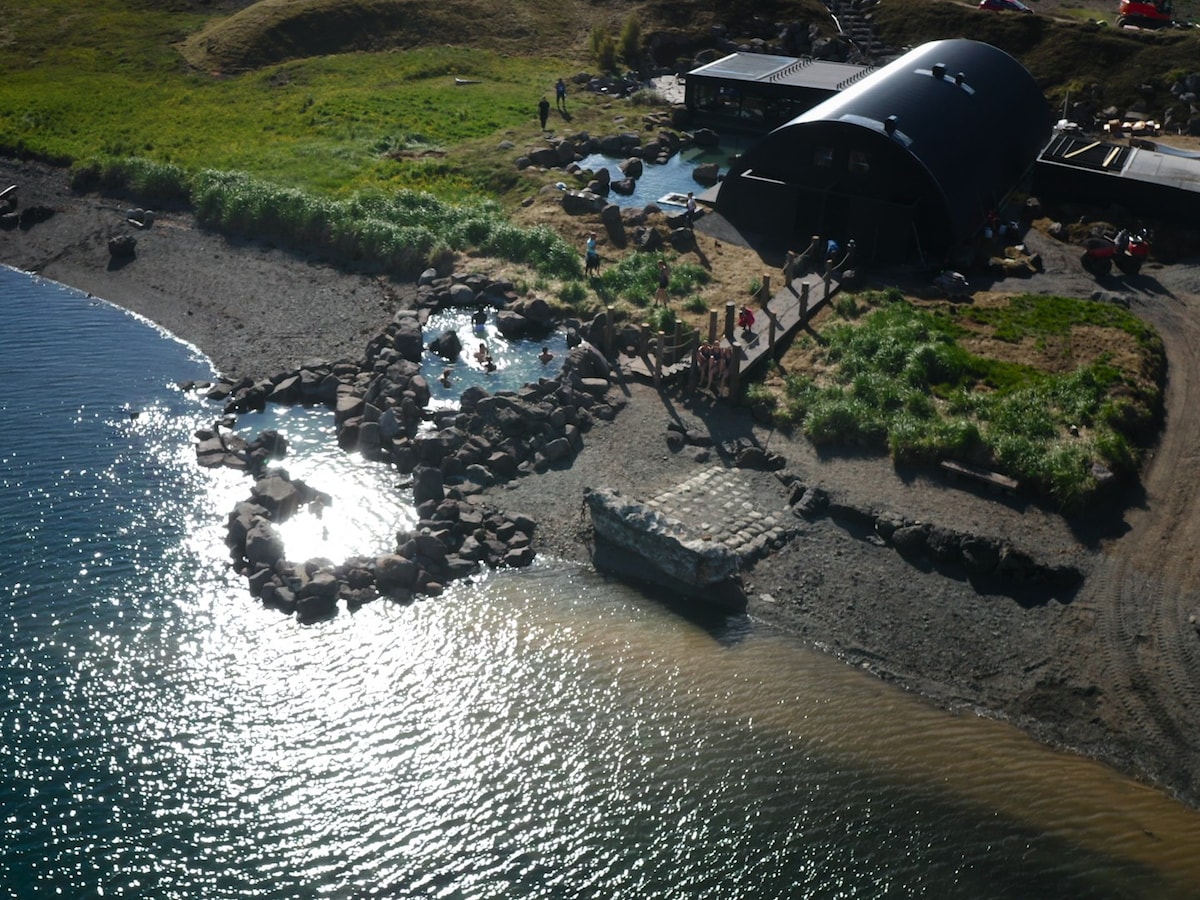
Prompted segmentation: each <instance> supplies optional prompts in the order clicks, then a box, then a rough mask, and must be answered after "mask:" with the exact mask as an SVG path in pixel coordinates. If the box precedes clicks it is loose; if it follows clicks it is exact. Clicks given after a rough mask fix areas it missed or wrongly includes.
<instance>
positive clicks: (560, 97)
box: [554, 78, 567, 112]
mask: <svg viewBox="0 0 1200 900" xmlns="http://www.w3.org/2000/svg"><path fill="white" fill-rule="evenodd" d="M554 108H555V109H557V110H558V111H559V112H566V111H567V83H566V82H565V81H563V80H562V79H561V78H560V79H558V81H556V82H554Z"/></svg>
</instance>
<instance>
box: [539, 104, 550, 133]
mask: <svg viewBox="0 0 1200 900" xmlns="http://www.w3.org/2000/svg"><path fill="white" fill-rule="evenodd" d="M549 118H550V101H549V100H547V99H546V97H545V95H543V96H542V99H541V100H539V101H538V119H539V120H540V121H541V123H542V131H545V130H546V120H547V119H549Z"/></svg>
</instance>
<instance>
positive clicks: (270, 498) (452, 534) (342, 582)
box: [225, 469, 535, 622]
mask: <svg viewBox="0 0 1200 900" xmlns="http://www.w3.org/2000/svg"><path fill="white" fill-rule="evenodd" d="M427 471H428V472H429V473H431V474H432V476H433V477H432V478H430V477H424V476H423V477H421V478H419V479H414V483H417V482H419V483H420V484H421V485H422V491H421V492H420V493H418V494H417V496H418V497H423V499H421V500H420V502H418V503H417V514H418V516H419V519H418V521H417V525H416V527H415V528H414V529H413V530H412V531H409V532H404V533H401V534H399V535H397V538H396V547H395V550H394V551H393V552H390V553H385V554H382V555H380V556H378V557H375V558H371V559H367V558H357V557H356V558H352V559H349V560H346V561H345V562H343V563H341V564H335V563H333V562H331V561H329V560H324V559H314V560H308V561H307V562H304V563H296V562H292V561H289V560H288V559H287V558H286V554H285V548H284V544H283V541H282V539H281V538H280V536H279V533H278V531H277V529H276V526H277V525H279V524H282V523H283V522H285V521H287V519H289V518H290V517H291V516H292V515H294V514H295V513H296V512H298V511H299V510H301V509H304V508H309V509H315V510H319V509H321V508H323V507H325V506H328V505H329V503H330V502H331V498H330V497H329V496H328V495H327V494H323V493H321V492H320V491H316V490H313V489H312V488H311V487H309V486H308V485H307V484H305V483H304V482H302V481H300V480H299V479H292V478H290V477H289V476H288V474H287V472H285V471H283V470H282V469H280V470H275V471H272V472H269V473H267V474H266V475H264V476H263V477H262V478H260V479H259V480H258V481H256V482H255V484H254V486H253V487H252V488H251V494H250V499H248V500H244V501H242V502H240V503H238V504H237V505H236V506H235V507H234V510H233V512H232V513H230V515H229V519H228V522H227V525H226V538H225V542H226V545H227V546H228V547H229V550H230V556H231V557H232V560H233V567H234V569H235V570H236V571H237V572H239V573H240V574H242V575H244V576H245V577H246V580H247V584H248V585H249V588H250V593H251V594H252V595H253V596H256V597H260V598H261V599H262V601H263V603H264V604H265V605H267V606H271V607H274V608H277V609H279V610H281V611H282V612H285V613H287V614H289V615H290V614H293V613H294V614H296V616H297V617H298V618H299V619H300V620H301V621H307V622H311V621H314V620H317V619H322V618H327V617H328V616H331V615H333V614H334V613H335V612H336V610H337V607H338V602H339V601H343V602H345V603H346V605H347V606H350V607H354V606H357V605H361V604H363V603H366V602H368V601H370V600H373V599H375V598H377V597H381V596H386V597H390V598H392V599H393V600H399V601H409V600H412V599H413V597H414V596H415V595H417V594H426V595H430V596H432V595H436V594H440V593H441V592H442V590H443V588H444V587H445V585H446V584H447V583H448V582H449V581H451V580H453V579H456V578H463V577H465V576H468V575H471V574H473V573H475V572H477V571H479V569H480V567H481V566H488V567H491V568H500V567H520V566H527V565H529V564H530V563H531V562H532V561H533V549H532V536H533V532H534V527H535V526H534V523H533V521H532V520H530V519H527V518H525V517H517V518H514V519H510V518H508V517H506V516H504V515H502V514H500V513H498V512H495V511H493V510H488V509H484V508H481V507H479V506H476V505H475V504H473V503H471V502H470V501H468V500H467V499H466V498H465V497H464V496H462V495H461V494H460V493H458V492H456V491H454V490H451V491H450V492H448V493H447V492H444V491H443V485H442V482H441V475H440V473H439V472H437V470H436V469H433V470H427Z"/></svg>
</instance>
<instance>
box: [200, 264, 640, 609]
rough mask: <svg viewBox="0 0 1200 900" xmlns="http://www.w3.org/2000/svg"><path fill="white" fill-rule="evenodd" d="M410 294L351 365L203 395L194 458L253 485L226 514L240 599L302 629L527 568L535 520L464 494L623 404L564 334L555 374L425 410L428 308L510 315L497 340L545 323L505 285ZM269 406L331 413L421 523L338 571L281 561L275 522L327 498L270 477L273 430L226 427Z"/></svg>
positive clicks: (442, 286)
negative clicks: (500, 570)
mask: <svg viewBox="0 0 1200 900" xmlns="http://www.w3.org/2000/svg"><path fill="white" fill-rule="evenodd" d="M421 287H422V292H421V299H420V301H419V307H420V308H419V309H416V310H402V311H400V312H398V313H396V315H395V316H394V317H393V319H392V321H391V322H390V323H389V324H388V325H387V327H386V328H385V329H384V330H383V331H382V332H380V333H379V334H378V335H376V336H375V337H374V338H372V339H371V341H370V342H369V343H368V345H367V350H366V355H365V359H364V360H363V361H361V362H350V361H346V360H342V361H338V362H333V363H331V362H327V361H324V360H319V359H316V360H309V361H306V362H304V363H302V364H301V365H300V366H299V367H298V368H297V369H295V370H293V371H290V372H281V373H278V374H277V375H275V376H273V377H270V378H264V379H258V380H255V379H251V378H243V379H241V380H239V381H236V382H234V381H220V382H218V383H216V384H214V385H211V386H206V396H207V397H208V398H209V399H212V400H215V401H219V402H223V403H224V404H225V406H224V410H225V413H226V416H225V418H223V419H222V420H220V421H219V422H217V423H215V424H214V425H213V426H212V427H211V428H207V429H201V430H200V431H198V432H197V433H196V438H197V444H196V455H197V460H198V462H199V463H200V465H203V466H207V467H212V466H227V467H230V468H234V469H238V470H241V471H245V472H248V473H250V474H252V475H254V476H255V477H256V478H257V479H258V480H257V481H256V483H255V486H254V488H253V489H252V490H251V497H250V499H248V500H246V501H243V502H241V503H239V504H238V505H237V507H236V508H235V509H234V511H233V513H232V514H231V515H230V517H229V524H228V535H227V543H228V545H229V547H230V551H231V554H232V557H233V561H234V562H233V564H234V566H235V568H236V569H237V571H238V572H240V573H241V574H244V575H245V576H246V577H247V579H248V581H249V584H250V590H251V593H252V594H254V595H255V596H259V597H262V599H263V601H264V602H265V603H267V604H269V605H271V606H274V607H277V608H279V609H281V610H283V611H285V612H288V613H296V614H298V615H299V617H300V618H302V619H304V620H312V619H316V618H322V617H324V616H327V615H329V614H331V613H332V612H333V611H334V610H335V609H336V606H337V602H338V600H339V599H342V600H344V601H345V602H346V603H347V604H349V605H354V604H359V603H362V602H366V601H367V600H369V599H373V598H374V597H377V596H381V595H386V596H390V597H393V598H395V599H411V597H412V596H413V595H414V594H430V595H432V594H437V593H440V592H441V590H442V588H443V586H444V585H445V583H446V582H447V581H449V580H452V579H455V578H461V577H463V576H465V575H469V574H471V573H473V572H475V571H477V570H478V569H479V567H480V566H481V565H487V566H491V567H496V566H524V565H528V564H529V563H530V562H531V561H532V559H533V551H532V547H531V543H530V539H531V536H532V534H533V530H534V523H533V522H532V521H530V520H527V519H524V518H519V519H517V520H509V519H506V518H504V517H503V516H501V515H500V514H499V513H496V512H494V511H485V510H483V509H481V508H479V507H477V506H476V504H475V502H474V500H475V499H477V498H476V497H475V495H477V494H479V493H480V492H481V491H482V490H483V488H484V487H486V486H489V485H492V484H497V483H502V482H504V481H507V480H509V479H512V478H516V477H520V476H522V475H525V474H529V473H532V472H544V471H546V470H547V469H549V468H551V467H553V466H558V465H568V464H569V463H570V462H571V460H573V459H574V457H575V455H576V454H577V453H578V452H579V450H580V449H581V448H582V446H583V434H584V433H585V432H586V431H587V430H588V429H589V428H590V427H591V426H592V424H593V422H594V421H595V420H596V419H597V418H599V419H611V418H613V417H614V416H615V415H616V414H617V411H618V410H619V409H620V408H621V407H622V406H623V405H624V403H625V400H624V398H623V397H622V396H621V395H620V394H619V393H618V392H616V391H610V387H611V383H610V381H611V374H612V372H611V369H610V366H609V363H608V361H607V359H606V358H605V357H604V355H603V354H602V353H601V352H600V351H599V350H597V349H596V348H595V347H594V346H592V345H591V344H590V343H587V342H584V341H582V340H581V339H580V338H579V337H578V335H577V334H576V328H572V330H571V333H572V335H574V338H573V339H569V343H572V344H573V346H572V347H571V349H570V350H569V351H568V353H567V355H566V357H565V359H564V362H563V366H562V369H561V371H560V372H559V374H558V375H557V376H556V377H555V378H552V379H546V378H543V379H540V380H539V381H538V382H537V383H534V384H528V385H526V386H525V387H524V388H522V389H521V390H519V391H501V392H497V393H496V394H494V395H493V394H490V393H489V392H488V391H486V390H485V389H483V388H481V387H473V388H469V389H468V390H467V391H465V392H464V393H463V395H462V398H461V402H460V406H459V408H458V409H446V410H440V411H437V412H436V413H432V414H431V413H429V412H428V410H427V406H428V403H429V399H430V391H429V385H428V383H427V382H426V380H425V378H424V376H422V375H421V373H420V359H421V354H422V351H423V349H424V348H423V345H422V332H421V326H422V324H423V322H424V321H425V320H426V318H427V316H428V313H429V310H432V309H438V308H442V307H443V306H445V305H456V306H471V305H481V304H490V303H493V302H496V303H498V304H500V305H505V306H512V307H513V308H511V309H502V310H501V313H502V314H503V313H509V314H510V315H511V317H512V318H511V319H510V320H508V321H509V324H508V326H503V325H502V330H505V329H506V328H507V330H506V333H523V332H525V331H527V330H530V329H534V328H545V327H550V326H552V325H553V322H552V321H551V319H550V317H549V308H548V307H546V306H545V304H544V303H542V302H541V301H537V300H533V301H525V302H521V301H517V302H512V296H511V294H512V291H511V286H507V285H505V284H504V283H502V282H494V281H490V280H488V279H473V278H469V277H466V278H455V277H452V278H448V279H441V278H438V277H437V276H436V273H426V275H425V276H423V277H422V285H421ZM595 330H596V329H595V328H590V329H589V331H595ZM439 340H441V339H439ZM442 343H443V345H445V344H446V342H445V341H443V342H442ZM267 403H283V404H303V405H323V406H326V407H328V408H330V409H332V410H333V412H334V421H335V423H336V426H337V441H338V445H339V446H340V447H341V448H343V449H345V450H347V451H358V452H360V453H362V454H363V456H365V457H367V458H369V459H375V460H382V461H387V462H390V463H391V464H393V465H394V466H395V467H396V468H397V469H398V470H399V471H400V472H401V473H403V474H411V476H412V481H411V485H412V491H413V501H414V503H415V504H416V508H417V513H418V515H419V516H420V521H419V522H418V525H417V528H416V529H415V530H414V531H413V532H412V533H410V534H402V535H398V538H397V547H396V550H395V552H394V553H390V554H386V555H385V556H382V557H378V558H376V559H352V560H347V561H346V562H344V563H341V564H340V565H335V564H334V563H332V562H330V561H328V560H309V561H308V562H305V563H294V562H291V561H289V560H287V559H286V557H285V555H284V548H283V545H282V541H280V539H279V537H278V534H277V532H276V531H275V526H276V525H277V524H279V523H281V522H283V521H286V519H287V518H288V517H289V516H291V515H293V514H294V513H295V512H296V511H297V510H298V509H301V508H305V507H309V508H313V509H316V510H317V511H319V510H320V509H321V508H322V507H324V506H325V505H328V504H329V503H330V502H331V500H330V498H329V497H328V495H325V494H322V493H321V492H319V491H315V490H313V489H312V488H309V487H308V486H307V485H305V484H303V483H302V482H300V481H297V480H293V479H291V478H290V477H289V476H288V475H287V473H286V472H285V471H283V470H282V469H276V470H268V469H267V466H268V463H269V462H270V461H271V460H273V459H282V458H283V457H284V456H285V455H286V453H287V443H286V440H284V438H283V437H282V436H281V435H279V434H278V433H277V432H273V431H266V432H263V433H262V434H260V435H259V436H258V438H256V439H255V440H253V441H246V440H245V439H243V438H240V437H238V436H237V435H236V434H233V433H232V431H231V430H230V429H231V428H232V427H233V424H234V423H235V421H236V419H235V418H234V417H235V416H236V415H237V414H239V413H242V412H246V411H249V410H258V409H263V408H264V407H265V405H266V404H267Z"/></svg>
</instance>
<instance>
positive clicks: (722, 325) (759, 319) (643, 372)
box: [621, 271, 840, 397]
mask: <svg viewBox="0 0 1200 900" xmlns="http://www.w3.org/2000/svg"><path fill="white" fill-rule="evenodd" d="M839 287H840V281H839V279H838V273H837V272H836V271H829V272H826V273H820V272H810V273H808V274H805V275H802V276H797V277H795V278H793V279H792V284H791V286H790V287H787V286H785V287H781V288H779V289H777V290H773V289H772V287H771V276H770V275H764V276H763V284H762V288H761V289H760V290H759V293H758V296H757V297H756V298H752V299H750V300H749V301H747V302H746V303H745V304H741V305H745V306H748V307H750V309H751V311H752V312H753V313H754V325H753V326H752V327H751V328H749V329H743V328H739V327H738V325H737V316H738V311H739V304H737V303H734V302H733V301H730V302H728V303H726V304H725V311H724V322H721V321H720V311H719V310H715V309H714V310H710V311H709V314H708V336H707V338H705V339H704V340H707V341H708V342H709V343H710V344H715V345H718V346H719V347H721V348H722V350H724V349H725V348H731V349H732V351H733V352H732V356H731V363H732V365H730V366H729V367H728V371H727V372H726V373H725V374H726V380H727V382H728V384H727V387H728V391H729V396H731V397H736V396H737V394H738V389H739V387H740V384H741V378H742V376H743V375H744V374H745V373H746V372H748V371H749V370H750V369H752V368H754V367H755V366H756V365H758V364H759V363H760V362H761V361H762V360H763V358H764V357H767V356H770V357H771V358H774V355H775V347H776V345H778V344H779V342H780V341H783V340H785V339H786V338H788V337H789V336H790V335H791V334H792V332H794V331H795V330H796V329H797V328H800V327H802V326H803V325H804V323H805V322H807V321H808V320H809V318H811V316H812V315H813V313H814V312H816V311H817V310H818V309H820V307H821V306H822V305H824V304H826V303H828V302H829V299H830V298H831V297H832V296H833V295H834V293H836V292H837V290H838V288H839ZM700 343H701V337H700V332H699V331H698V330H691V331H689V332H685V331H684V330H683V327H682V325H680V324H678V323H677V324H676V327H675V332H674V333H673V334H667V333H665V332H659V333H658V334H657V335H651V334H650V331H649V328H648V327H646V326H643V329H642V334H641V337H640V340H639V342H638V348H637V351H636V353H635V354H634V355H633V356H625V357H622V360H621V367H622V370H623V371H624V372H625V373H626V374H629V375H637V376H640V377H642V378H647V379H650V380H652V381H654V383H655V384H659V383H661V382H662V381H663V379H667V380H670V379H671V378H674V377H677V376H679V375H680V374H681V373H685V372H687V373H690V374H691V377H692V382H691V384H692V386H693V387H694V386H695V385H696V383H697V382H698V381H699V380H700V373H699V369H698V367H697V365H696V362H697V361H696V352H697V350H698V348H699V346H700Z"/></svg>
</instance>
